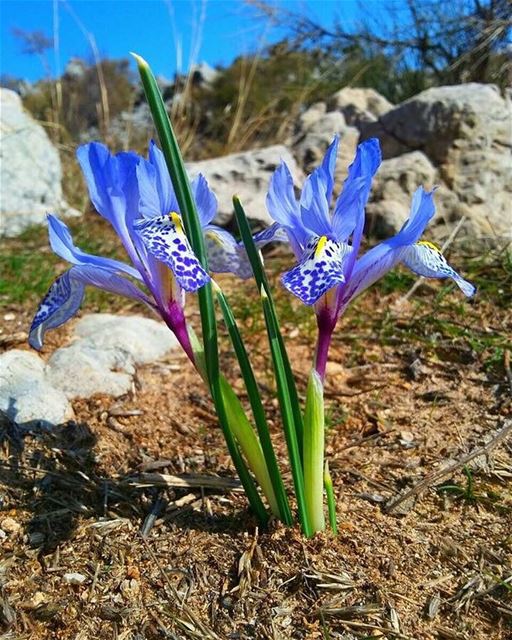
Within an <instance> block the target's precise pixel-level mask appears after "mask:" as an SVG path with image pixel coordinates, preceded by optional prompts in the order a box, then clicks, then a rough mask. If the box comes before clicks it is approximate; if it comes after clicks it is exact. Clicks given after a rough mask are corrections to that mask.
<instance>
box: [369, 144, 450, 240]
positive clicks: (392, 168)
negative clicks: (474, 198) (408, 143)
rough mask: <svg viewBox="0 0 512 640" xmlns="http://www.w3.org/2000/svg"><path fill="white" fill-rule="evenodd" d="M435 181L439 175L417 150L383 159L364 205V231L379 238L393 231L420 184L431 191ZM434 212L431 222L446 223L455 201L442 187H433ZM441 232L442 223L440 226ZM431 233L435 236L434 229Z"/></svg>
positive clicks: (407, 215)
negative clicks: (368, 200) (435, 208)
mask: <svg viewBox="0 0 512 640" xmlns="http://www.w3.org/2000/svg"><path fill="white" fill-rule="evenodd" d="M438 183H439V175H438V172H437V170H436V168H435V167H434V165H433V164H432V163H431V162H430V160H429V159H428V158H427V156H426V155H425V154H424V153H422V152H421V151H411V152H410V153H404V154H403V155H401V156H398V157H397V158H390V159H389V160H384V161H383V162H382V164H381V166H380V168H379V171H378V173H377V175H376V176H375V179H374V181H373V187H372V192H371V201H370V202H369V204H368V205H367V207H366V214H367V221H368V231H369V232H370V233H373V234H375V235H377V236H379V237H389V236H390V235H393V234H395V233H397V232H398V231H399V230H400V229H401V227H402V225H403V223H404V222H405V221H406V220H407V218H408V217H409V213H410V207H411V201H412V196H413V194H414V192H415V191H416V189H417V188H418V187H420V186H423V187H424V188H425V189H426V190H431V189H432V188H433V187H434V186H436V185H438ZM435 201H436V207H437V211H438V215H437V216H436V218H435V222H436V223H437V224H438V225H440V224H441V223H447V222H450V221H451V219H452V217H453V216H452V214H453V211H454V208H455V207H456V204H457V198H456V196H455V195H454V194H453V193H452V192H451V191H450V190H449V189H447V188H446V187H444V186H438V188H437V190H436V196H435ZM442 228H443V231H444V230H445V228H446V227H445V225H444V224H443V225H442ZM434 235H437V234H436V233H435V230H434Z"/></svg>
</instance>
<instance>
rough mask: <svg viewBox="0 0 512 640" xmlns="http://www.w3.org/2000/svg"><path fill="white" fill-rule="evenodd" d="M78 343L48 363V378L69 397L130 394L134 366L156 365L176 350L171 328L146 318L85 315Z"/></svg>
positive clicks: (78, 329) (54, 355) (78, 326)
mask: <svg viewBox="0 0 512 640" xmlns="http://www.w3.org/2000/svg"><path fill="white" fill-rule="evenodd" d="M74 336H75V338H77V339H75V341H74V342H72V344H71V345H69V346H68V347H63V348H61V349H58V350H57V351H56V352H55V353H54V354H53V355H52V356H51V358H50V360H49V361H48V367H47V379H48V380H49V381H50V382H51V384H52V385H54V386H55V387H57V388H59V389H61V390H62V391H63V392H64V393H65V394H66V396H67V397H68V398H77V397H80V398H88V397H90V396H92V395H94V394H96V393H104V394H107V395H112V396H114V397H118V396H121V395H123V394H125V393H127V392H128V391H129V390H130V389H131V387H132V383H133V376H134V374H135V365H136V364H144V363H148V362H154V361H155V360H158V359H159V358H161V357H162V356H164V355H165V354H166V353H168V352H169V351H170V350H172V349H174V348H176V347H177V344H178V343H177V340H176V338H175V337H174V336H173V334H172V333H171V331H170V330H169V329H167V327H166V326H165V325H164V324H163V323H161V322H157V321H156V320H152V319H150V318H144V317H142V316H116V315H111V314H108V313H104V314H103V313H99V314H92V315H87V316H85V317H84V318H82V319H81V320H80V321H79V322H78V323H77V325H76V327H75V330H74Z"/></svg>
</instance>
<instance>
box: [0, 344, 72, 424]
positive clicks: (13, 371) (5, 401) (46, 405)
mask: <svg viewBox="0 0 512 640" xmlns="http://www.w3.org/2000/svg"><path fill="white" fill-rule="evenodd" d="M0 410H1V411H4V412H5V413H6V414H7V415H8V416H9V418H11V420H14V422H16V423H18V424H20V425H23V426H28V427H32V426H37V425H42V426H50V425H53V424H60V423H62V422H66V420H69V419H71V418H72V417H73V409H72V407H71V405H70V404H69V402H68V400H67V398H66V396H65V395H64V393H63V392H62V391H61V390H60V389H56V388H54V387H53V386H52V385H51V384H50V383H49V382H48V380H47V379H46V375H45V363H44V361H43V360H42V359H41V358H40V357H39V356H37V355H36V354H34V353H31V352H29V351H23V350H21V349H12V350H11V351H6V352H5V353H3V354H1V355H0Z"/></svg>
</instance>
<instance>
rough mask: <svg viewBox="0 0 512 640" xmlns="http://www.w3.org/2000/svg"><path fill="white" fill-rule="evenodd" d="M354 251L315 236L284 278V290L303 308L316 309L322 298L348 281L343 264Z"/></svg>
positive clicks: (324, 237) (323, 237)
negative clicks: (298, 299) (295, 298)
mask: <svg viewBox="0 0 512 640" xmlns="http://www.w3.org/2000/svg"><path fill="white" fill-rule="evenodd" d="M350 251H351V249H350V247H349V246H348V245H346V244H344V245H341V244H339V243H337V242H335V241H334V240H331V239H330V238H327V236H322V237H318V236H313V237H312V238H311V240H310V241H309V242H308V244H307V246H306V251H305V252H304V256H303V258H302V260H301V261H300V263H299V264H298V265H297V266H295V267H294V268H293V269H291V270H290V271H288V272H286V273H285V274H284V275H283V277H282V282H283V284H284V286H285V287H286V288H287V289H288V291H290V292H291V293H293V294H294V295H296V296H297V297H298V298H300V300H302V302H303V303H304V304H307V305H313V304H315V302H317V300H318V299H319V298H321V297H322V296H323V294H324V293H325V292H326V291H328V290H329V289H332V287H335V286H336V285H339V284H342V283H343V282H344V281H345V276H344V275H343V270H344V268H343V262H344V260H345V259H346V257H347V255H349V253H350Z"/></svg>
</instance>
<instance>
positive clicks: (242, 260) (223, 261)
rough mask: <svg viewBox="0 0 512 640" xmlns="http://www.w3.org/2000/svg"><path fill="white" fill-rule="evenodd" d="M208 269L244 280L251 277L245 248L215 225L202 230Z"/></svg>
mask: <svg viewBox="0 0 512 640" xmlns="http://www.w3.org/2000/svg"><path fill="white" fill-rule="evenodd" d="M204 234H205V240H206V250H207V251H208V267H209V268H210V271H213V272H215V273H234V274H235V275H237V276H238V277H240V278H242V279H244V280H246V279H247V278H250V277H251V276H252V268H251V264H250V262H249V258H248V257H247V253H246V251H245V248H244V247H243V246H242V245H240V244H239V243H238V242H237V241H236V240H235V239H234V238H233V236H232V235H231V234H230V233H228V232H227V231H225V230H224V229H221V228H220V227H216V226H215V225H208V226H207V227H205V229H204Z"/></svg>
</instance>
